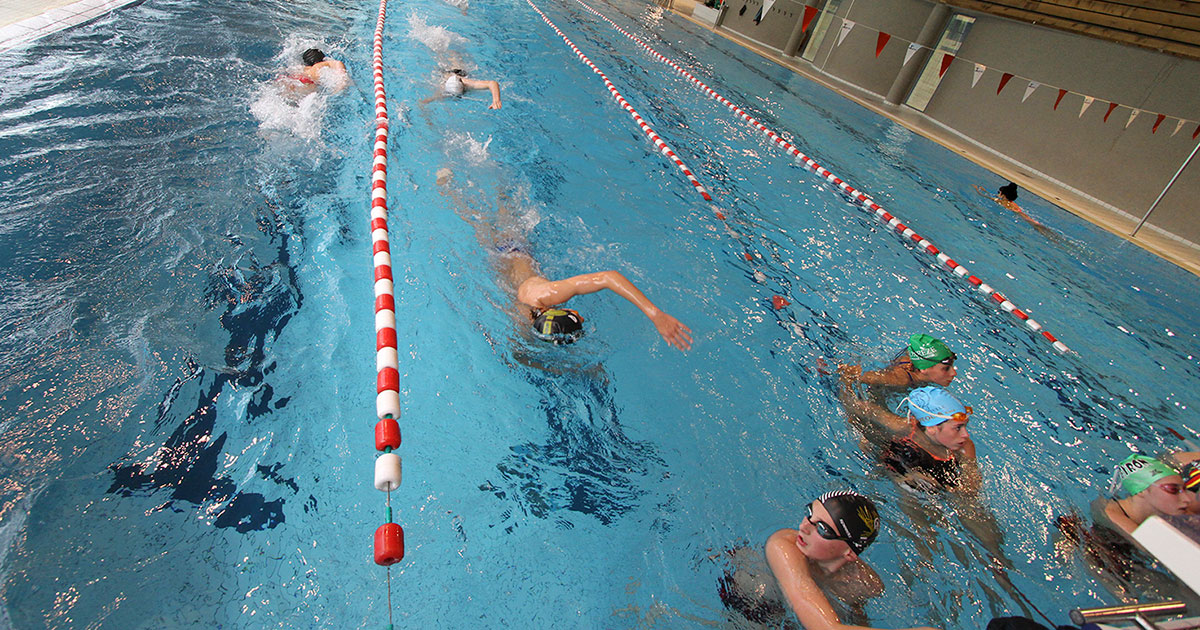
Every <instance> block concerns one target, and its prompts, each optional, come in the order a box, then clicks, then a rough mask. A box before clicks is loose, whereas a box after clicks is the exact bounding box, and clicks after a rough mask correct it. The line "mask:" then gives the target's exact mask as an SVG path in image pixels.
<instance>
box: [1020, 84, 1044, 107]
mask: <svg viewBox="0 0 1200 630" xmlns="http://www.w3.org/2000/svg"><path fill="white" fill-rule="evenodd" d="M1040 85H1041V83H1038V82H1037V81H1030V82H1029V86H1028V87H1026V88H1025V96H1022V97H1021V102H1022V103H1024V102H1025V99H1027V98H1029V95H1030V94H1033V91H1034V90H1036V89H1038V86H1040Z"/></svg>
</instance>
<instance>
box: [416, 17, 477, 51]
mask: <svg viewBox="0 0 1200 630" xmlns="http://www.w3.org/2000/svg"><path fill="white" fill-rule="evenodd" d="M408 34H409V35H410V36H411V37H412V38H413V39H415V40H417V41H419V42H421V43H422V44H425V46H426V47H427V48H429V49H430V50H432V51H434V52H438V53H446V52H448V51H449V50H450V46H451V45H452V44H465V43H467V39H466V38H465V37H463V36H462V35H459V34H458V33H455V32H453V31H449V30H446V28H445V27H442V26H430V25H429V24H426V23H425V19H424V18H422V17H421V16H419V15H417V14H416V13H415V12H414V13H412V14H410V15H409V16H408Z"/></svg>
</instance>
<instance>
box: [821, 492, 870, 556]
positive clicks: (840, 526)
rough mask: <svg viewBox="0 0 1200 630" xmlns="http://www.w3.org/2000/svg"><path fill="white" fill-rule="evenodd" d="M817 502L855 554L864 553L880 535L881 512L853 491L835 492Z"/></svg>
mask: <svg viewBox="0 0 1200 630" xmlns="http://www.w3.org/2000/svg"><path fill="white" fill-rule="evenodd" d="M817 500H818V501H820V502H821V505H823V506H825V509H826V510H828V511H829V516H831V517H833V523H834V526H835V527H837V531H838V534H839V535H840V536H842V539H843V540H845V541H846V544H848V545H850V548H851V549H853V550H854V553H862V552H863V551H864V550H866V548H867V545H869V544H871V543H872V542H874V541H875V537H876V536H878V535H879V511H878V510H876V509H875V503H874V502H873V501H871V500H870V499H868V498H867V497H864V496H863V495H861V494H859V493H857V492H853V491H851V490H834V491H833V492H826V493H825V494H822V495H821V496H820V497H818V498H817Z"/></svg>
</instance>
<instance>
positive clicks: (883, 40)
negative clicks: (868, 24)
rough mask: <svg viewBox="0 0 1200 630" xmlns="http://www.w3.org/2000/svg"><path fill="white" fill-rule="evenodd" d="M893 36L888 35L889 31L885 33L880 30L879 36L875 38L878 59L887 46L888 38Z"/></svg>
mask: <svg viewBox="0 0 1200 630" xmlns="http://www.w3.org/2000/svg"><path fill="white" fill-rule="evenodd" d="M891 38H892V36H891V35H888V34H887V33H884V32H883V31H879V38H878V39H876V40H875V58H876V59H878V58H879V53H881V52H883V47H884V46H887V43H888V40H889V39H891Z"/></svg>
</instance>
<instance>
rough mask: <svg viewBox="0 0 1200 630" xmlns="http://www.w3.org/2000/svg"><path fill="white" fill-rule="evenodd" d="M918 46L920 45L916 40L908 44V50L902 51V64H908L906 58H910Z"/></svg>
mask: <svg viewBox="0 0 1200 630" xmlns="http://www.w3.org/2000/svg"><path fill="white" fill-rule="evenodd" d="M918 48H920V46H919V45H918V44H917V43H916V42H914V43H912V44H909V45H908V50H906V51H904V65H906V66H907V65H908V60H909V59H912V56H913V53H915V52H917V49H918Z"/></svg>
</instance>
